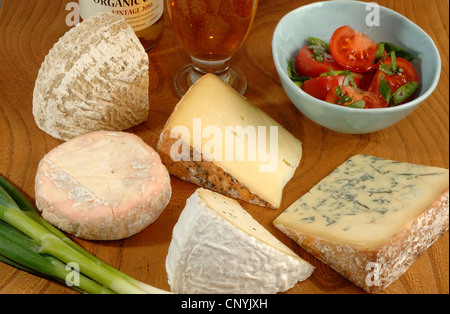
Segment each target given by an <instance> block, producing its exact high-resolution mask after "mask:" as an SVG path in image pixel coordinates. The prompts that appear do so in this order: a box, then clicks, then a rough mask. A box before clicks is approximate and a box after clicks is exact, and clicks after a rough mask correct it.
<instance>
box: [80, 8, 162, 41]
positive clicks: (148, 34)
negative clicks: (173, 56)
mask: <svg viewBox="0 0 450 314" xmlns="http://www.w3.org/2000/svg"><path fill="white" fill-rule="evenodd" d="M79 6H80V15H81V18H82V19H84V20H85V19H87V18H89V17H91V16H93V15H95V14H97V13H99V12H112V13H114V14H117V15H121V16H123V17H124V18H125V19H126V20H127V22H128V24H130V26H131V27H132V28H133V30H134V32H135V33H136V35H137V37H138V38H139V40H140V41H141V43H142V46H144V48H145V50H149V49H151V48H153V47H154V46H156V44H158V42H159V40H160V39H161V35H162V32H163V29H164V14H163V12H164V0H79Z"/></svg>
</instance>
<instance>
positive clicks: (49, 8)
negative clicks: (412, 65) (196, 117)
mask: <svg viewBox="0 0 450 314" xmlns="http://www.w3.org/2000/svg"><path fill="white" fill-rule="evenodd" d="M67 2H68V0H52V1H50V0H40V1H28V0H3V3H2V7H1V8H0V175H2V176H5V177H7V178H8V179H9V180H10V181H11V182H12V183H14V184H15V185H16V186H17V187H19V188H20V189H21V190H22V191H23V192H24V193H25V195H26V196H27V197H28V198H29V199H30V200H33V198H34V178H35V174H36V170H37V166H38V163H39V161H40V160H41V158H42V157H43V156H44V155H45V154H46V153H47V152H48V151H50V150H51V149H52V148H54V147H56V146H57V145H59V144H61V143H62V142H61V141H58V140H56V139H54V138H52V137H51V136H49V135H47V134H46V133H44V132H42V131H41V130H40V129H39V128H38V127H37V126H36V123H35V122H34V118H33V114H32V93H33V88H34V82H35V79H36V77H37V73H38V70H39V68H40V65H41V63H42V61H43V60H44V57H45V56H46V54H47V53H48V51H49V50H50V48H51V47H52V46H53V44H54V43H55V42H56V41H57V40H58V39H59V38H60V37H61V36H62V35H63V34H64V33H65V32H66V31H67V30H68V29H69V27H68V26H66V24H65V17H66V15H67V13H68V11H66V10H65V7H66V3H67ZM309 2H311V1H301V0H276V1H275V0H260V4H259V8H258V12H257V15H256V18H255V22H254V25H253V27H252V30H251V33H250V35H249V37H248V39H247V41H246V42H245V44H244V46H243V47H242V48H241V49H240V50H239V51H238V53H237V54H236V55H235V56H234V58H233V63H234V64H236V65H237V66H239V67H240V68H241V70H242V71H243V72H244V73H245V74H246V76H247V78H248V81H249V85H248V91H247V93H246V97H247V98H248V99H249V100H250V101H251V102H252V103H254V104H255V105H257V106H259V107H261V108H262V109H263V110H264V111H266V112H267V113H268V114H270V115H271V116H272V117H274V118H275V119H276V120H278V121H279V122H280V123H282V124H283V125H284V126H285V127H286V128H287V129H288V130H290V131H291V132H292V133H293V134H294V135H295V136H296V137H297V138H299V139H300V140H301V141H302V142H303V145H304V157H303V159H302V163H301V167H300V168H299V169H298V171H297V172H296V175H295V177H294V179H293V180H292V181H291V182H290V183H289V184H288V185H287V187H286V189H285V193H284V197H283V203H282V208H281V209H280V210H278V211H272V210H270V209H266V208H262V207H258V206H255V205H248V204H243V206H244V207H245V208H246V209H247V210H248V211H249V212H250V214H252V215H253V216H254V217H255V218H256V219H257V220H258V221H259V222H261V223H262V224H263V225H264V226H265V227H266V228H267V229H268V230H269V231H271V232H272V233H273V234H274V235H275V236H276V237H277V238H279V239H280V240H281V241H282V242H284V243H285V244H287V245H288V246H289V247H291V248H293V249H294V250H295V251H296V252H297V253H298V254H299V255H300V256H301V257H303V258H304V259H306V260H308V261H309V262H311V263H312V264H313V265H314V266H316V270H315V272H314V273H313V275H312V276H311V277H310V278H309V279H308V280H306V281H305V282H303V283H299V284H297V285H296V286H295V287H294V288H293V289H291V290H289V291H288V293H302V294H306V293H308V294H312V293H363V291H362V290H361V289H360V288H358V287H356V286H355V285H353V284H352V283H350V282H349V281H347V280H346V279H344V278H343V277H341V276H340V275H339V274H337V273H335V272H334V271H333V270H331V269H330V268H328V267H327V266H325V265H323V264H321V263H320V262H319V261H317V260H316V259H314V258H313V257H311V256H310V255H309V254H307V253H306V252H305V251H303V250H302V249H301V248H300V247H299V246H297V245H296V244H295V243H294V242H292V241H291V240H290V239H289V238H287V237H286V236H285V235H284V234H282V233H281V232H280V231H278V230H277V229H276V228H275V227H273V225H272V221H273V220H274V219H275V217H277V216H278V215H279V214H280V213H281V211H282V210H283V209H284V208H286V207H287V206H289V205H290V204H291V203H293V202H294V201H295V200H296V199H297V198H299V197H300V196H302V195H303V194H304V193H306V192H307V191H308V190H309V189H310V188H311V187H312V186H313V185H314V184H315V183H317V182H318V181H319V180H320V179H322V178H323V177H325V176H326V175H327V174H329V173H330V172H331V171H332V170H333V169H334V168H335V167H337V166H338V165H339V164H340V163H342V162H343V161H344V160H346V159H347V158H349V157H350V156H352V155H355V154H359V153H363V154H370V155H375V156H379V157H383V158H389V159H394V160H398V161H403V162H411V163H418V164H423V165H431V166H438V167H444V168H448V167H449V60H448V56H449V13H448V10H449V4H448V1H446V0H430V1H423V0H382V1H379V4H381V5H383V6H386V7H389V8H391V9H394V10H395V11H397V12H399V13H401V14H403V15H405V16H407V17H408V18H409V19H411V20H412V21H413V22H415V23H416V24H418V25H419V26H420V27H422V28H423V29H424V30H425V31H426V32H427V33H428V34H429V35H430V36H431V37H432V38H433V39H434V41H435V42H436V45H437V47H438V48H439V50H440V53H441V57H442V76H441V79H440V82H439V85H438V87H437V89H436V91H435V92H434V93H433V94H432V95H431V96H430V97H429V98H428V99H427V100H426V101H425V103H423V104H422V106H421V107H420V108H419V109H417V110H416V111H415V112H413V113H412V114H411V115H410V116H408V117H407V118H406V119H404V120H403V121H401V122H399V123H398V124H397V125H395V126H393V127H390V128H388V129H386V130H383V131H380V132H375V133H372V134H367V135H343V134H339V133H335V132H333V131H330V130H327V129H324V128H322V127H320V126H318V125H317V124H315V123H313V122H311V121H310V120H308V119H307V118H306V117H304V116H303V115H302V114H300V113H299V112H298V111H297V110H296V108H295V107H294V105H293V104H292V103H291V102H290V100H289V99H288V97H287V96H286V94H285V93H284V91H283V89H282V87H281V84H280V81H279V78H278V76H277V73H276V70H275V66H274V64H273V61H272V53H271V38H272V34H273V30H274V28H275V26H276V24H277V22H278V21H279V20H280V19H281V17H282V16H284V15H285V14H286V13H287V12H289V11H291V10H292V9H294V8H297V7H299V6H301V5H304V4H307V3H309ZM165 14H166V15H165V30H164V34H163V37H162V40H161V42H160V43H159V45H158V46H157V47H156V48H154V49H153V50H151V51H150V52H149V58H150V86H149V93H150V114H149V119H148V121H147V122H145V123H143V124H141V125H139V126H137V127H135V128H133V129H131V130H129V131H131V132H134V133H135V134H137V135H139V136H141V137H142V138H143V139H144V140H145V141H146V142H147V143H148V144H150V145H151V146H153V147H155V146H156V143H157V140H158V136H159V133H160V131H161V130H162V127H163V125H164V123H165V122H166V119H167V118H168V117H169V115H170V114H171V112H172V110H173V108H174V106H175V105H176V103H177V102H178V100H179V98H178V97H177V95H176V94H175V91H174V89H173V88H172V78H173V77H174V75H175V73H176V72H177V70H178V69H179V68H180V67H181V66H183V65H184V64H185V63H187V62H188V61H189V57H188V55H187V53H186V52H185V51H184V50H183V48H182V47H181V46H180V45H179V43H178V40H177V38H176V36H175V34H174V32H173V30H172V27H171V24H170V21H169V19H168V16H167V12H165ZM172 187H173V197H172V199H171V202H170V204H169V206H168V207H167V208H166V209H165V211H164V212H163V214H162V215H161V216H160V218H159V219H158V220H157V221H156V222H155V223H154V224H152V225H151V226H149V227H148V228H147V229H145V230H144V231H142V232H141V233H139V234H137V235H135V236H133V237H131V238H129V239H126V240H123V241H113V242H95V241H84V240H78V239H75V240H76V241H77V242H78V243H80V244H81V245H82V246H83V247H84V248H85V249H86V250H88V251H90V252H92V253H94V254H95V255H97V256H98V257H99V258H101V259H103V260H104V261H106V262H108V263H110V264H112V265H113V266H114V267H116V268H119V269H120V270H122V271H123V272H125V273H127V274H129V275H131V276H133V277H135V278H137V279H139V280H141V281H144V282H146V283H148V284H151V285H154V286H156V287H158V288H162V289H169V285H168V283H167V275H166V271H165V266H164V263H165V258H166V254H167V250H168V247H169V243H170V238H171V232H172V228H173V226H174V224H175V223H176V221H177V219H178V216H179V214H180V212H181V210H182V209H183V207H184V204H185V200H186V198H187V197H188V196H189V195H190V194H191V193H193V192H194V190H195V189H196V186H194V185H192V184H189V183H186V182H184V181H181V180H179V179H177V178H172ZM0 293H19V294H25V293H27V294H31V293H73V290H71V289H69V288H67V287H65V286H63V285H60V284H58V283H54V282H51V281H48V280H46V279H42V278H39V277H36V276H34V275H30V274H28V273H26V272H23V271H19V270H17V269H14V268H12V267H10V266H7V265H5V264H2V263H0ZM383 293H389V294H393V293H446V294H447V293H449V236H448V232H446V233H445V235H444V236H442V237H441V238H440V239H439V240H438V241H437V242H436V243H435V244H434V245H433V246H432V247H431V248H430V249H429V250H428V251H427V252H426V253H425V254H423V255H422V256H421V257H420V259H419V260H417V261H416V262H415V263H414V264H413V265H412V267H411V268H410V269H409V270H408V271H407V272H406V273H405V274H404V275H403V276H402V277H401V278H400V279H399V280H398V281H397V282H395V283H394V284H392V285H391V286H390V287H388V288H387V289H386V290H385V291H383Z"/></svg>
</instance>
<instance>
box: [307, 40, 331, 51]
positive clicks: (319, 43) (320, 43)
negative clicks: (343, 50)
mask: <svg viewBox="0 0 450 314" xmlns="http://www.w3.org/2000/svg"><path fill="white" fill-rule="evenodd" d="M306 40H307V41H308V43H309V44H310V45H311V46H315V47H322V48H323V49H324V50H325V52H330V45H329V44H327V43H326V42H325V41H323V40H322V39H319V38H316V37H308V38H307V39H306Z"/></svg>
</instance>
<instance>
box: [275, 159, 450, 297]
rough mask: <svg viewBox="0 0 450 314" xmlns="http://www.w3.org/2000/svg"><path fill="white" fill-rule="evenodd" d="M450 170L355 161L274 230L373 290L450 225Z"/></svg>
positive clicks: (397, 274) (326, 181) (300, 203)
mask: <svg viewBox="0 0 450 314" xmlns="http://www.w3.org/2000/svg"><path fill="white" fill-rule="evenodd" d="M448 187H449V171H448V170H447V169H442V168H436V167H428V166H421V165H414V164H409V163H401V162H396V161H391V160H386V159H380V158H377V157H372V156H365V155H357V156H354V157H353V158H350V159H349V160H347V161H346V162H345V163H344V164H342V165H341V166H340V167H338V168H337V169H336V170H335V171H333V172H332V173H331V174H330V175H329V176H328V177H326V178H325V179H323V180H322V181H321V182H319V183H318V184H317V185H316V186H314V187H313V188H312V189H311V190H310V191H309V192H308V193H307V194H305V195H304V196H303V197H301V198H300V199H299V200H297V201H296V202H295V203H294V204H292V205H291V206H290V207H289V208H288V209H287V210H286V211H284V212H283V213H282V214H281V215H280V216H279V217H277V218H276V219H275V221H274V225H275V226H276V227H277V228H278V229H280V230H281V231H283V232H284V233H285V234H286V235H288V236H289V237H291V238H292V239H294V240H295V241H297V243H298V244H299V245H300V246H302V247H303V248H304V249H306V250H307V251H308V252H310V253H311V254H313V255H314V256H316V257H317V258H318V259H319V260H321V261H322V262H324V263H326V264H328V265H329V266H331V267H332V268H333V269H335V270H336V271H337V272H339V273H341V274H342V275H343V276H344V277H347V278H348V279H349V280H351V281H353V282H354V283H355V284H357V285H358V286H360V287H362V288H363V289H365V290H366V291H368V292H371V293H373V292H378V291H381V290H382V289H384V288H386V287H387V286H388V285H390V284H391V283H392V282H393V281H395V280H396V279H397V278H399V277H400V276H401V275H402V274H403V273H404V272H405V271H406V270H407V269H408V268H409V266H410V265H411V264H412V263H413V262H414V261H415V260H416V259H417V258H418V256H419V255H420V254H421V253H423V252H424V251H426V250H427V249H428V247H430V246H431V245H432V244H433V243H434V242H435V241H436V240H437V239H438V238H439V237H440V236H441V235H442V234H443V233H444V232H445V231H446V230H448V226H449V210H448V208H449V207H448V197H449V196H448V195H449V194H448Z"/></svg>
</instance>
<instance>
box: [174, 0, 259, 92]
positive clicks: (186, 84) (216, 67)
mask: <svg viewBox="0 0 450 314" xmlns="http://www.w3.org/2000/svg"><path fill="white" fill-rule="evenodd" d="M257 6H258V0H167V7H168V10H169V15H170V19H171V22H172V26H173V29H174V31H175V33H176V35H177V37H178V40H179V41H180V43H181V45H182V46H183V47H184V48H185V49H186V51H187V52H188V53H189V55H190V57H191V63H190V64H187V65H185V66H184V67H183V68H181V69H180V71H179V72H178V73H177V74H176V76H175V78H174V86H175V90H176V92H177V93H178V95H179V96H183V95H184V94H185V93H186V92H187V90H188V89H189V88H190V87H191V86H192V85H193V84H194V83H195V82H196V81H197V80H198V79H199V78H200V77H201V76H202V75H204V74H206V73H213V74H215V75H217V76H218V77H220V78H221V79H222V80H223V81H224V82H226V83H228V84H229V85H230V86H232V87H233V88H234V89H235V90H236V91H238V92H239V93H241V94H244V93H245V91H246V89H247V80H246V78H245V76H244V74H243V73H242V71H240V70H239V69H238V68H237V67H235V66H231V63H230V60H231V58H232V56H233V55H234V54H235V52H236V51H237V50H238V49H239V48H240V47H241V46H242V44H243V43H244V41H245V39H246V37H247V35H248V33H249V31H250V28H251V26H252V23H253V20H254V18H255V14H256V8H257Z"/></svg>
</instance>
